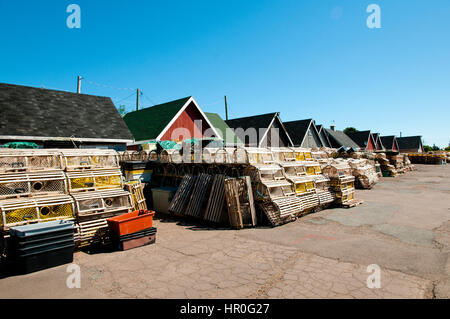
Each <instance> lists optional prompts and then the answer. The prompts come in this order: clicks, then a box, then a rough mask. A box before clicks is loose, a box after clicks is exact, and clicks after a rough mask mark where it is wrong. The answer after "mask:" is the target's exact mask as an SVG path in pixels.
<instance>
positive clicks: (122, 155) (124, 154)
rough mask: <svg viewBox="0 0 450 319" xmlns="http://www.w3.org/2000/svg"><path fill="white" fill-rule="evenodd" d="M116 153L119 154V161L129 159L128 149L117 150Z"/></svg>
mask: <svg viewBox="0 0 450 319" xmlns="http://www.w3.org/2000/svg"><path fill="white" fill-rule="evenodd" d="M117 155H118V156H119V161H120V162H127V161H131V152H129V151H123V152H117Z"/></svg>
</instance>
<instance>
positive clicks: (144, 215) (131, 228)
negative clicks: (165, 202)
mask: <svg viewBox="0 0 450 319" xmlns="http://www.w3.org/2000/svg"><path fill="white" fill-rule="evenodd" d="M154 215H155V212H153V211H149V210H136V211H134V212H131V213H128V214H123V215H120V216H116V217H113V218H109V219H107V222H108V227H109V229H110V231H111V232H112V233H113V234H114V235H116V236H122V235H127V234H131V233H135V232H138V231H141V230H144V229H147V228H150V227H152V226H153V216H154Z"/></svg>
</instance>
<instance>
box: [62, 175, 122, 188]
mask: <svg viewBox="0 0 450 319" xmlns="http://www.w3.org/2000/svg"><path fill="white" fill-rule="evenodd" d="M66 176H67V184H68V189H69V193H75V192H83V191H100V190H105V189H115V188H123V184H122V173H121V172H120V169H110V170H106V169H105V170H87V171H79V172H77V171H74V172H67V173H66Z"/></svg>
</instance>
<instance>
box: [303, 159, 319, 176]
mask: <svg viewBox="0 0 450 319" xmlns="http://www.w3.org/2000/svg"><path fill="white" fill-rule="evenodd" d="M304 169H305V172H306V175H319V174H322V169H321V168H320V164H319V163H318V162H313V161H310V162H305V163H304Z"/></svg>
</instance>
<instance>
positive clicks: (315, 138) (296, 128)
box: [284, 119, 325, 148]
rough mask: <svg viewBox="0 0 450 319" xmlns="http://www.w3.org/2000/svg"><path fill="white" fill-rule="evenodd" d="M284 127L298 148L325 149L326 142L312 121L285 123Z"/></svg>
mask: <svg viewBox="0 0 450 319" xmlns="http://www.w3.org/2000/svg"><path fill="white" fill-rule="evenodd" d="M284 126H285V127H286V130H287V131H288V133H289V136H290V137H291V138H292V142H293V143H294V146H297V147H311V148H319V147H324V146H325V145H324V142H323V141H322V138H321V137H320V134H319V131H318V130H317V127H316V125H315V123H314V121H313V120H312V119H307V120H300V121H291V122H284Z"/></svg>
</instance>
